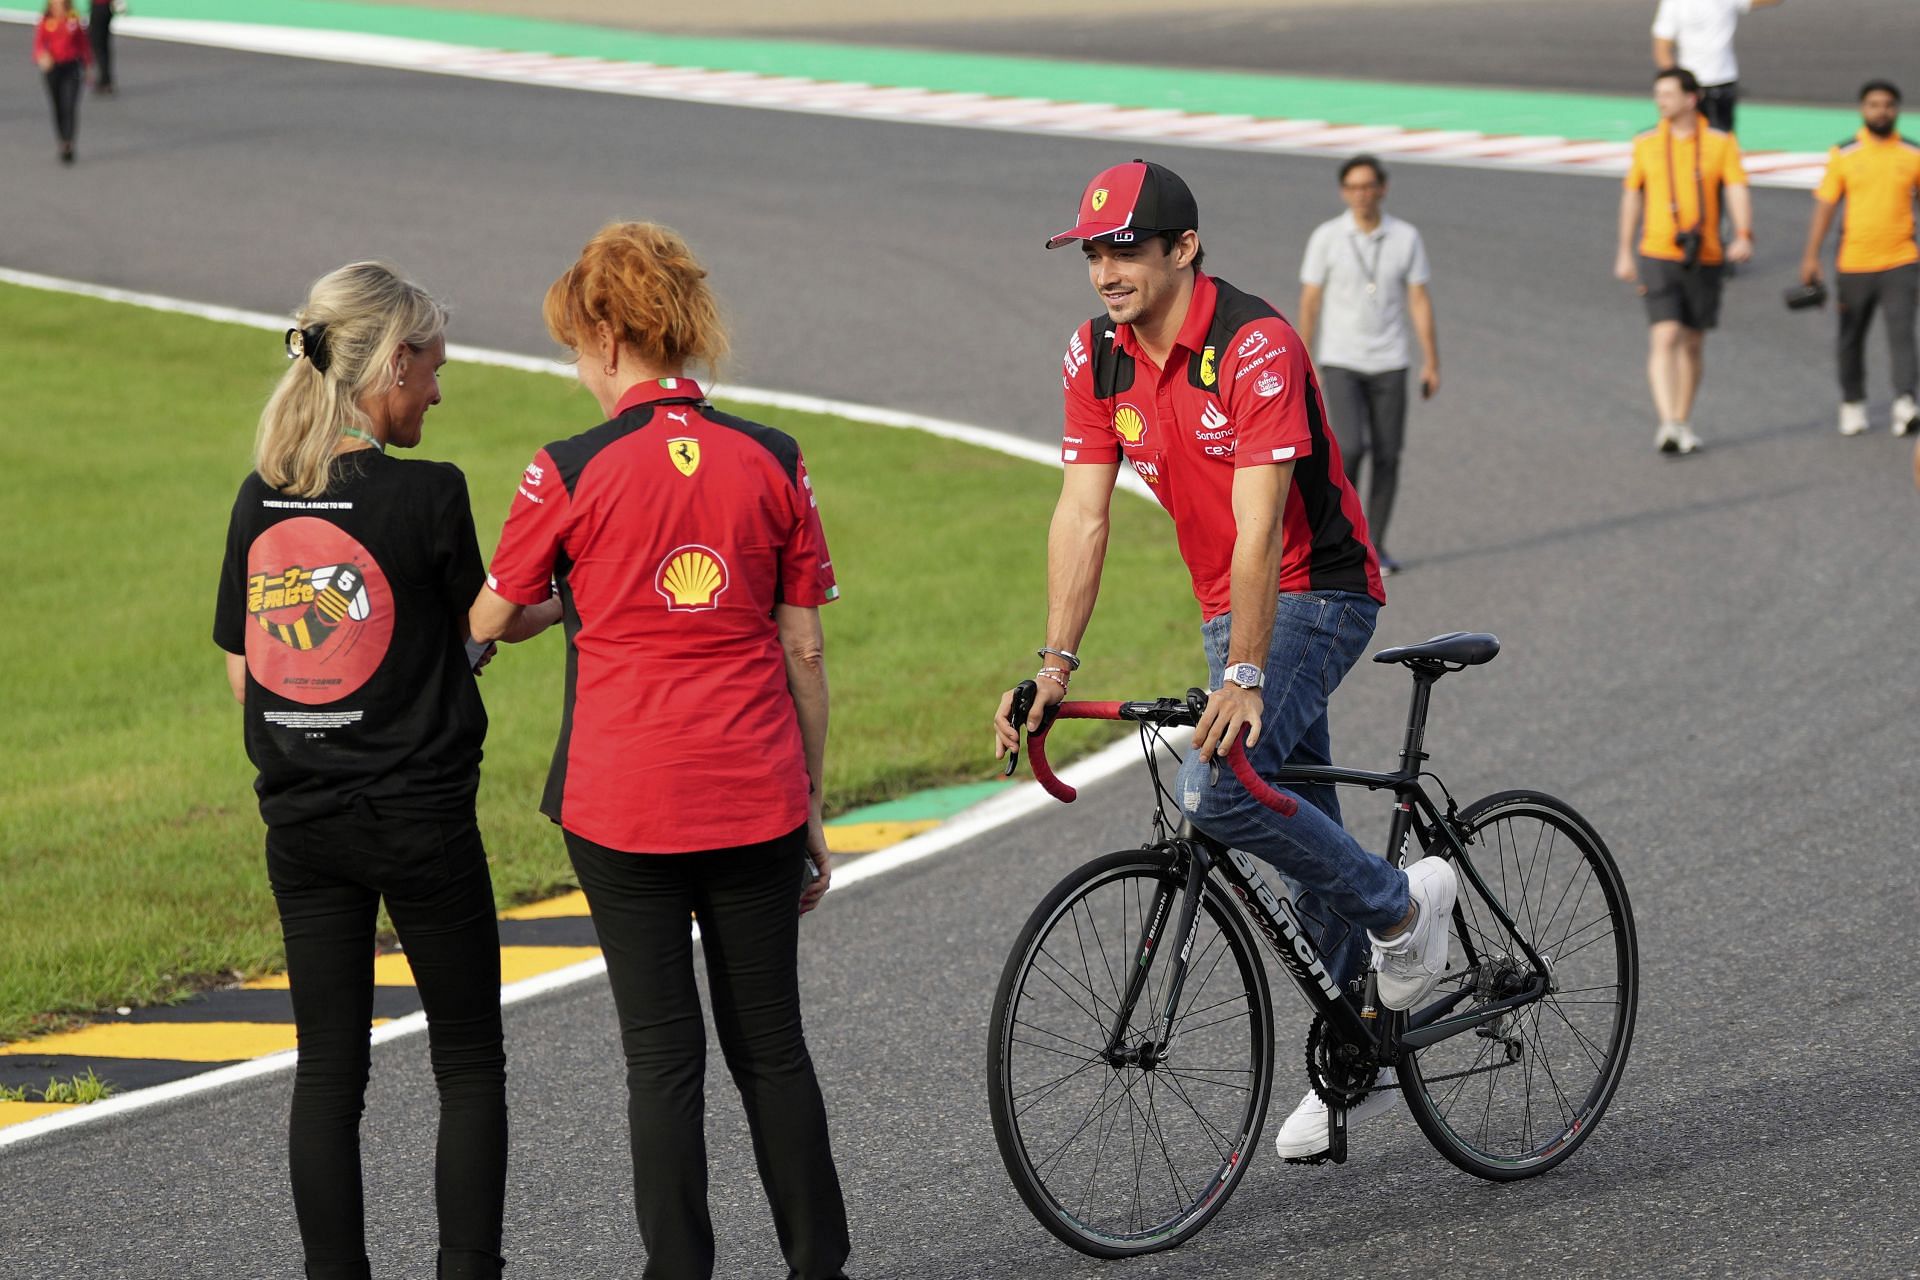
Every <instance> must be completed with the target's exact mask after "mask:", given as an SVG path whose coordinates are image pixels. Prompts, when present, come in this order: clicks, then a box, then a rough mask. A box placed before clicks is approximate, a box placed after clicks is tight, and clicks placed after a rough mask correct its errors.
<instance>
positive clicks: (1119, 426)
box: [1113, 404, 1147, 444]
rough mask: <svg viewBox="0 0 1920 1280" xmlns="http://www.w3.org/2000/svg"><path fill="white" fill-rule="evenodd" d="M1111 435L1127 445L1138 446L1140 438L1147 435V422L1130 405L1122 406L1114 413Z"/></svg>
mask: <svg viewBox="0 0 1920 1280" xmlns="http://www.w3.org/2000/svg"><path fill="white" fill-rule="evenodd" d="M1113 433H1114V434H1115V435H1117V436H1119V437H1120V438H1121V439H1122V440H1125V441H1126V442H1127V443H1128V444H1139V443H1140V438H1141V437H1142V436H1144V435H1146V434H1147V420H1146V419H1145V418H1143V417H1141V416H1140V411H1139V410H1138V409H1136V408H1134V407H1133V406H1132V405H1130V404H1123V405H1121V406H1120V407H1119V408H1118V409H1116V410H1115V411H1114V414H1113Z"/></svg>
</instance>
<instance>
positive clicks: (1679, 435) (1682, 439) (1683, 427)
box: [1673, 422, 1700, 453]
mask: <svg viewBox="0 0 1920 1280" xmlns="http://www.w3.org/2000/svg"><path fill="white" fill-rule="evenodd" d="M1673 438H1674V441H1675V442H1676V443H1677V444H1678V446H1679V450H1680V452H1681V453H1692V452H1694V451H1695V450H1696V449H1698V448H1699V447H1700V437H1699V436H1697V435H1695V434H1693V424H1692V423H1691V422H1676V423H1674V424H1673Z"/></svg>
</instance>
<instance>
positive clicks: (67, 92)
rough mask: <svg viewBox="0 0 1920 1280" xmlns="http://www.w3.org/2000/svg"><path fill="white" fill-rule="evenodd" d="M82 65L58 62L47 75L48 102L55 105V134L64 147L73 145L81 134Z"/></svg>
mask: <svg viewBox="0 0 1920 1280" xmlns="http://www.w3.org/2000/svg"><path fill="white" fill-rule="evenodd" d="M83 78H84V77H83V76H82V74H81V64H80V63H78V62H56V63H54V64H53V68H52V70H50V71H48V72H47V73H46V81H47V100H48V101H49V102H51V103H52V104H53V134H54V136H55V137H56V138H58V139H60V143H61V145H62V146H67V147H70V146H72V145H73V139H74V135H75V134H77V133H79V132H80V82H81V80H82V79H83Z"/></svg>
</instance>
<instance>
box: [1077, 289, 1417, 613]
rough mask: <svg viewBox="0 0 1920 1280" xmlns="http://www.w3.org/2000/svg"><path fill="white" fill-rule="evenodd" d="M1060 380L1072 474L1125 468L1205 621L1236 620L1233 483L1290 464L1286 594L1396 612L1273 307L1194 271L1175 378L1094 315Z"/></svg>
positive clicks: (1309, 381)
mask: <svg viewBox="0 0 1920 1280" xmlns="http://www.w3.org/2000/svg"><path fill="white" fill-rule="evenodd" d="M1062 381H1063V383H1064V385H1065V388H1066V426H1065V432H1064V441H1063V443H1062V447H1061V457H1062V459H1063V460H1065V461H1066V462H1067V463H1069V464H1074V463H1113V462H1116V461H1119V460H1121V459H1122V458H1124V459H1125V460H1126V461H1127V462H1128V463H1129V464H1130V465H1131V466H1132V467H1133V469H1134V471H1135V472H1137V473H1138V474H1139V476H1140V478H1141V479H1142V480H1144V481H1146V482H1147V487H1148V488H1149V489H1151V490H1152V491H1153V495H1154V497H1156V498H1158V499H1159V500H1160V504H1161V505H1162V506H1164V507H1165V508H1166V509H1167V511H1168V513H1169V514H1171V515H1172V516H1173V525H1174V531H1175V535H1176V537H1177V538H1178V540H1179V543H1180V555H1181V558H1182V559H1184V560H1185V561H1186V563H1187V569H1188V572H1189V573H1191V574H1192V576H1193V594H1194V596H1195V597H1196V598H1197V599H1198V600H1199V601H1200V612H1201V616H1202V617H1203V618H1209V619H1210V618H1215V617H1218V616H1219V615H1221V614H1223V613H1227V612H1229V611H1230V610H1231V608H1232V605H1233V597H1232V571H1233V543H1234V538H1235V536H1236V526H1235V523H1234V518H1233V475H1234V472H1235V471H1236V470H1238V469H1239V468H1241V467H1258V466H1269V465H1272V464H1274V463H1281V462H1291V463H1293V465H1294V479H1293V484H1292V486H1291V487H1290V488H1289V489H1288V491H1287V500H1286V509H1285V512H1284V514H1283V517H1282V519H1283V528H1282V548H1283V558H1282V560H1281V565H1280V581H1279V584H1278V588H1279V590H1280V591H1281V592H1282V593H1286V592H1296V591H1351V592H1355V593H1358V594H1363V595H1370V596H1372V597H1373V598H1374V599H1375V600H1379V601H1381V602H1383V603H1384V602H1385V601H1386V598H1387V595H1386V590H1385V588H1384V587H1383V586H1382V584H1381V581H1380V563H1379V558H1378V557H1377V556H1376V555H1375V553H1374V549H1373V544H1372V542H1371V541H1370V540H1369V538H1368V537H1367V522H1366V517H1365V516H1363V515H1362V514H1361V511H1360V499H1359V496H1358V495H1357V494H1355V492H1354V489H1353V485H1352V484H1351V483H1349V482H1348V480H1347V476H1346V471H1345V470H1344V468H1342V466H1341V464H1340V448H1339V446H1338V445H1337V444H1336V443H1335V442H1334V439H1333V434H1332V433H1331V432H1330V431H1328V430H1327V425H1326V411H1325V409H1324V408H1323V407H1322V405H1321V401H1320V388H1319V384H1318V381H1317V380H1316V379H1315V377H1314V373H1313V364H1312V361H1310V360H1309V359H1308V358H1307V352H1306V348H1305V346H1304V345H1303V344H1302V343H1301V341H1300V335H1299V334H1297V333H1295V332H1294V330H1293V326H1292V325H1290V324H1288V323H1287V322H1286V321H1285V320H1284V319H1282V318H1281V317H1280V315H1279V313H1278V312H1276V311H1275V310H1274V309H1273V308H1272V307H1271V306H1269V305H1267V304H1266V303H1265V302H1263V301H1262V300H1261V299H1259V298H1256V297H1254V296H1253V295H1251V294H1247V293H1243V292H1241V291H1240V290H1238V289H1235V288H1234V287H1233V286H1232V285H1230V284H1228V283H1227V282H1226V281H1224V280H1215V279H1214V278H1212V277H1211V276H1208V275H1206V274H1204V273H1202V272H1198V271H1196V272H1195V273H1194V285H1193V302H1192V305H1191V307H1190V308H1189V309H1188V311H1187V319H1186V323H1185V324H1184V325H1182V326H1181V329H1180V333H1179V336H1178V337H1177V338H1176V339H1175V341H1174V347H1173V352H1172V354H1171V355H1169V356H1168V358H1167V367H1166V368H1165V369H1164V370H1160V369H1156V368H1155V367H1154V365H1153V362H1152V361H1151V360H1150V359H1148V358H1147V356H1146V355H1145V353H1143V352H1142V351H1141V349H1140V346H1139V344H1138V343H1137V342H1136V341H1135V340H1134V336H1133V328H1132V326H1130V325H1124V324H1114V323H1112V322H1111V321H1109V320H1107V319H1106V317H1105V316H1096V317H1095V318H1094V319H1092V320H1089V321H1088V322H1087V323H1086V324H1084V325H1082V326H1080V328H1079V330H1078V331H1076V332H1075V334H1074V335H1073V338H1072V340H1071V341H1070V342H1069V343H1068V346H1067V354H1066V363H1065V369H1064V373H1063V376H1062Z"/></svg>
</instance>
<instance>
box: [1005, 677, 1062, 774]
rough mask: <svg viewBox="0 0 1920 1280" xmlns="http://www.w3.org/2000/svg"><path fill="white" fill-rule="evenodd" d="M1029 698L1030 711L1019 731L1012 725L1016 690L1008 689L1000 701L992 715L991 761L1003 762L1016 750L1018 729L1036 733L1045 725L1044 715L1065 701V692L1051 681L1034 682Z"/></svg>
mask: <svg viewBox="0 0 1920 1280" xmlns="http://www.w3.org/2000/svg"><path fill="white" fill-rule="evenodd" d="M1033 683H1034V685H1035V686H1037V688H1036V690H1035V693H1034V696H1033V710H1032V711H1031V712H1030V713H1029V714H1028V715H1027V721H1026V723H1025V724H1024V725H1022V726H1020V728H1015V727H1014V723H1013V698H1014V695H1015V694H1016V693H1018V692H1019V689H1018V688H1013V689H1009V690H1007V691H1006V693H1005V694H1003V695H1002V696H1001V698H1000V709H999V710H998V711H996V712H994V714H993V758H994V759H995V760H1004V759H1006V758H1007V753H1008V752H1010V751H1018V750H1019V749H1020V730H1021V729H1025V731H1026V732H1028V733H1034V732H1037V731H1038V730H1039V728H1040V726H1041V725H1043V724H1045V723H1046V717H1047V712H1048V711H1049V710H1050V709H1051V708H1053V707H1055V706H1058V705H1059V704H1060V703H1062V702H1065V701H1066V700H1067V691H1066V690H1065V689H1063V688H1061V687H1060V686H1059V685H1057V684H1055V683H1054V682H1053V681H1051V680H1036V681H1034V682H1033Z"/></svg>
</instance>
